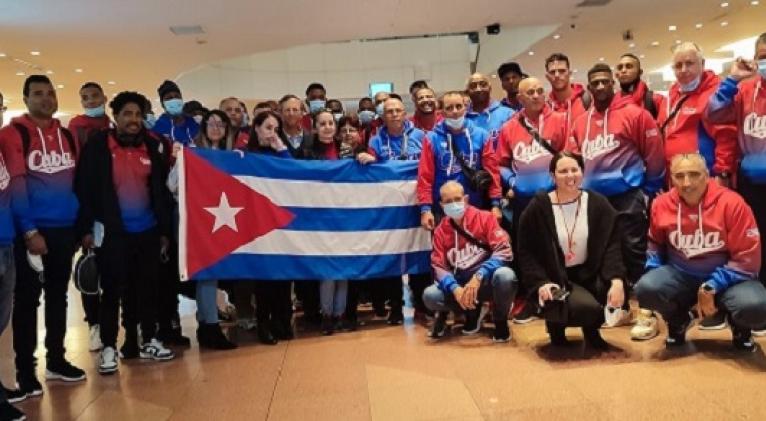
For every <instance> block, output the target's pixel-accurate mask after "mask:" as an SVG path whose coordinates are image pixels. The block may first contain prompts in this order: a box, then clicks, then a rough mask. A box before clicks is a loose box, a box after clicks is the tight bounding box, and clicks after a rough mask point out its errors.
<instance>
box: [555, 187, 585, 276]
mask: <svg viewBox="0 0 766 421" xmlns="http://www.w3.org/2000/svg"><path fill="white" fill-rule="evenodd" d="M555 194H556V202H558V203H557V205H558V209H559V213H561V221H562V222H564V231H565V232H566V234H567V254H566V256H565V258H566V260H567V262H570V261H572V260H573V259H574V257H575V256H574V251H572V249H574V246H575V245H576V243H575V241H574V232H575V228H577V221H578V220H579V218H580V205H581V204H582V193H580V195H579V196H577V209H576V210H575V216H574V221H572V228H571V229H570V228H569V224H568V223H567V218H566V215H565V214H564V209H563V207H564V206H563V205H562V203H561V201H559V194H558V192H556V193H555Z"/></svg>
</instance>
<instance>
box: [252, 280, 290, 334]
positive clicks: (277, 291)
mask: <svg viewBox="0 0 766 421" xmlns="http://www.w3.org/2000/svg"><path fill="white" fill-rule="evenodd" d="M251 282H252V281H251ZM254 283H255V319H256V321H257V322H258V324H259V325H260V326H267V327H270V328H272V329H280V330H282V331H285V332H286V331H289V329H290V326H291V324H292V320H293V301H292V282H289V281H255V282H254Z"/></svg>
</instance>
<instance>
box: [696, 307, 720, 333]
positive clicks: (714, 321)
mask: <svg viewBox="0 0 766 421" xmlns="http://www.w3.org/2000/svg"><path fill="white" fill-rule="evenodd" d="M724 328H726V313H724V312H723V311H719V312H717V313H716V314H714V315H712V316H707V317H705V318H704V319H702V321H701V322H700V325H699V330H721V329H724Z"/></svg>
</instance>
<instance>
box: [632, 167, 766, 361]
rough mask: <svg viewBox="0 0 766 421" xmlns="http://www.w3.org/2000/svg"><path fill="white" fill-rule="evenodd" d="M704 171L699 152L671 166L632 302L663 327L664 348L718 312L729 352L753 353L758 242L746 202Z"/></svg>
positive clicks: (762, 297) (763, 296)
mask: <svg viewBox="0 0 766 421" xmlns="http://www.w3.org/2000/svg"><path fill="white" fill-rule="evenodd" d="M707 166H708V163H707V162H706V160H705V158H704V157H703V156H702V155H700V154H699V153H691V154H680V155H676V156H675V157H673V159H672V160H671V163H670V173H671V175H670V179H671V181H672V183H673V188H672V189H671V190H670V191H669V192H668V193H664V194H662V195H660V196H658V197H657V199H655V200H654V203H652V214H651V218H649V220H650V221H651V226H650V228H649V249H648V252H647V262H646V267H647V270H648V272H647V273H646V274H645V275H644V276H643V277H641V280H640V281H638V285H637V286H636V297H637V298H638V303H639V305H640V306H641V307H642V308H648V309H651V310H653V311H656V312H658V313H660V314H661V315H662V318H663V319H664V320H665V322H666V323H667V326H668V336H667V339H666V340H665V344H666V346H667V347H677V346H682V345H683V344H684V343H685V342H686V331H687V330H688V329H689V327H690V326H691V325H692V323H693V322H694V319H695V316H696V317H699V318H700V319H704V318H705V317H708V316H710V315H713V314H717V313H722V314H723V315H724V317H725V318H727V319H728V321H729V325H730V327H731V331H732V344H733V345H734V347H735V348H736V349H739V350H743V351H747V352H755V350H756V349H757V344H756V343H755V342H754V341H753V339H752V329H758V328H761V327H762V326H763V323H764V321H766V288H764V286H763V284H761V283H760V282H758V280H757V276H758V271H759V270H760V267H761V264H762V261H761V247H762V244H761V237H760V234H759V231H758V226H757V224H756V222H755V217H754V216H753V211H752V210H751V209H750V207H749V206H747V203H745V201H744V200H743V199H742V197H741V196H739V195H738V194H737V193H735V192H734V191H732V190H729V189H727V188H723V187H721V186H720V185H719V184H718V183H717V182H715V181H713V180H711V179H710V176H709V173H708V169H707ZM693 306H696V312H697V314H696V315H695V314H693V313H691V312H690V310H691V309H692V307H693Z"/></svg>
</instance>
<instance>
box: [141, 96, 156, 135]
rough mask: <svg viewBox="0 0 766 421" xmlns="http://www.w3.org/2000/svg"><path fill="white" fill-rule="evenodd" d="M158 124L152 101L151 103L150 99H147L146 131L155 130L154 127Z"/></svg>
mask: <svg viewBox="0 0 766 421" xmlns="http://www.w3.org/2000/svg"><path fill="white" fill-rule="evenodd" d="M156 123H157V117H156V116H155V115H154V111H153V110H152V101H149V99H148V98H147V99H146V115H144V128H145V129H146V130H151V129H152V128H154V125H155V124H156Z"/></svg>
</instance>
